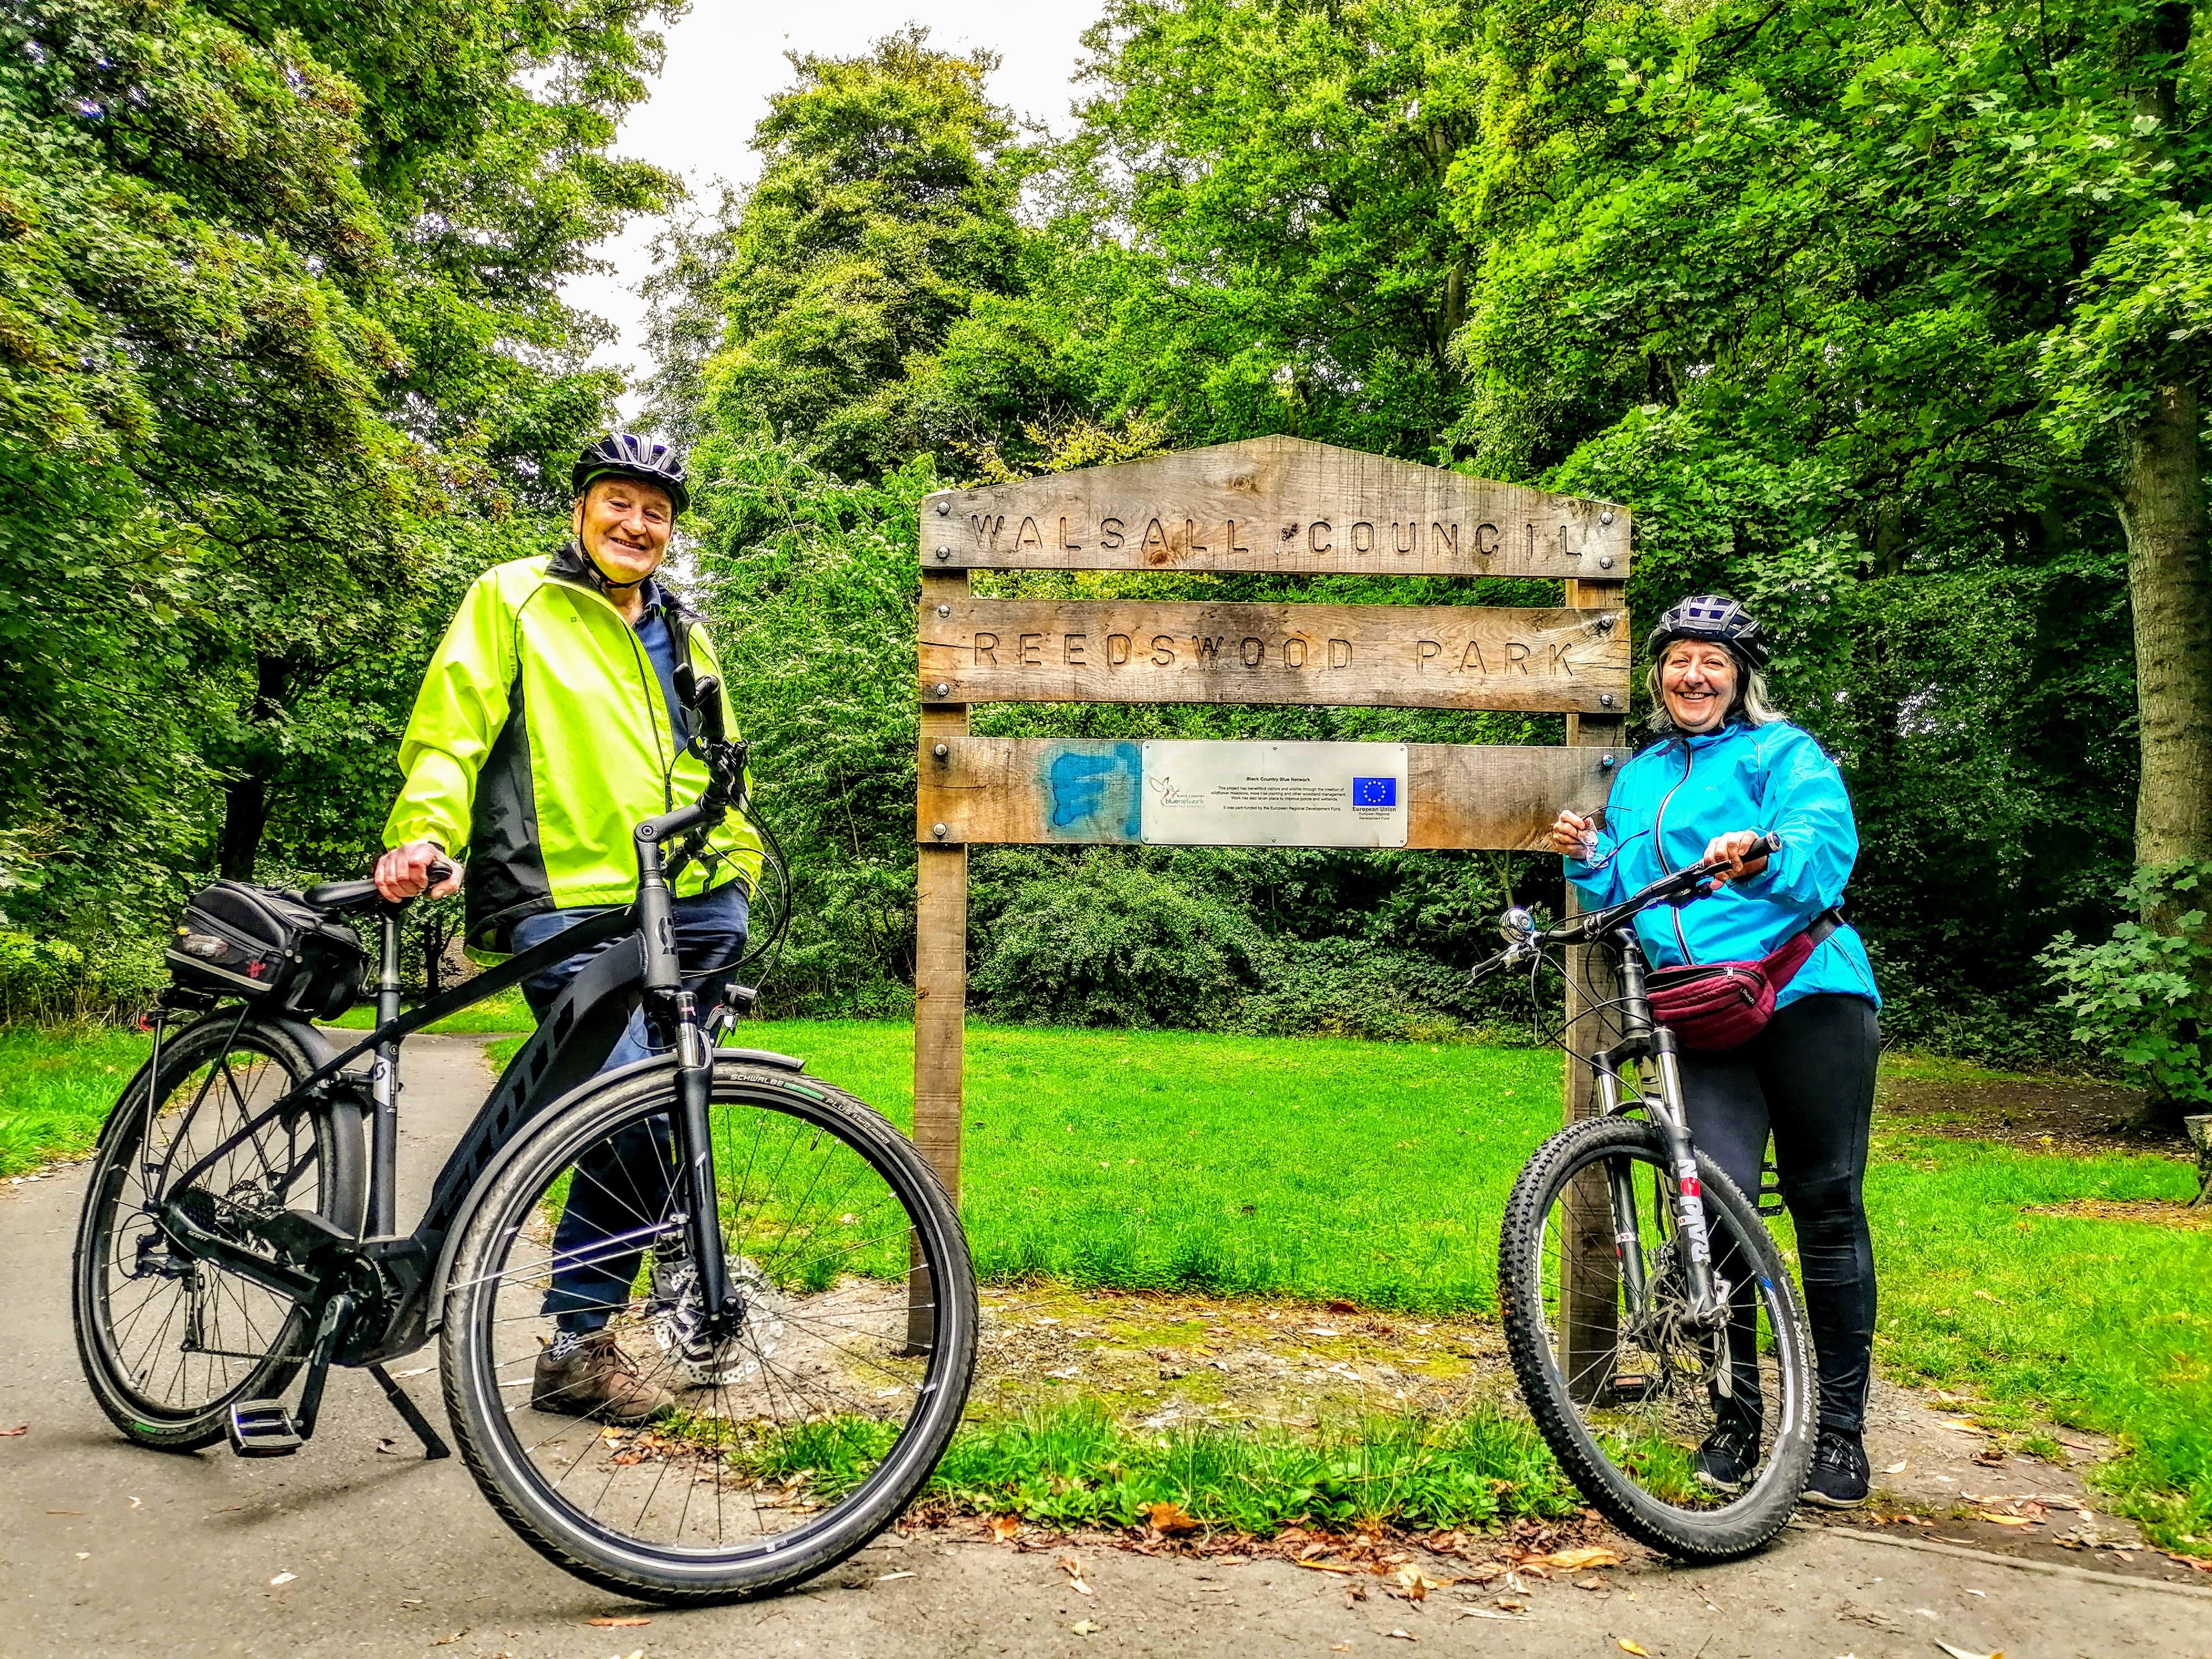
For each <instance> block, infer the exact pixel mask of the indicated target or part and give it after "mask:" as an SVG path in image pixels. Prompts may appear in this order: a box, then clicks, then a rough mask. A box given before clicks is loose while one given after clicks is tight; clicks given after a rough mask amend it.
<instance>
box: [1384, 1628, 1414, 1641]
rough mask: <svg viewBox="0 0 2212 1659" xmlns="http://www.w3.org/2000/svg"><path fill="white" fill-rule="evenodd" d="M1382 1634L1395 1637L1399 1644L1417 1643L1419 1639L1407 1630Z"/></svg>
mask: <svg viewBox="0 0 2212 1659" xmlns="http://www.w3.org/2000/svg"><path fill="white" fill-rule="evenodd" d="M1383 1635H1385V1636H1395V1637H1396V1638H1398V1639H1399V1640H1400V1641H1401V1642H1418V1641H1419V1640H1420V1639H1421V1638H1419V1637H1418V1636H1416V1635H1414V1634H1413V1632H1411V1631H1409V1630H1386V1631H1384V1632H1383Z"/></svg>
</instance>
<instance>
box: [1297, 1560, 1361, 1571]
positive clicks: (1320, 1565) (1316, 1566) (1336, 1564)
mask: <svg viewBox="0 0 2212 1659" xmlns="http://www.w3.org/2000/svg"><path fill="white" fill-rule="evenodd" d="M1291 1565H1292V1566H1294V1567H1304V1568H1305V1569H1306V1570H1307V1571H1310V1572H1358V1571H1360V1569H1359V1568H1358V1567H1348V1566H1346V1565H1344V1564H1343V1563H1341V1562H1340V1561H1293V1562H1291Z"/></svg>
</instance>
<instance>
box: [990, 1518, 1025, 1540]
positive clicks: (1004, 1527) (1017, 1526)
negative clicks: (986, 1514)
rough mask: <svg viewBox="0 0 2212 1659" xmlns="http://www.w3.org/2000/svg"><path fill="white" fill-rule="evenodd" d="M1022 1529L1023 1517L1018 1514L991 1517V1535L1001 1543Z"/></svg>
mask: <svg viewBox="0 0 2212 1659" xmlns="http://www.w3.org/2000/svg"><path fill="white" fill-rule="evenodd" d="M1021 1529H1022V1518H1021V1516H1018V1515H994V1516H992V1517H991V1536H993V1537H994V1538H996V1539H998V1540H999V1541H1000V1542H1001V1543H1003V1542H1004V1541H1006V1540H1007V1539H1009V1538H1012V1536H1013V1535H1014V1534H1016V1533H1018V1532H1019V1531H1020V1530H1021Z"/></svg>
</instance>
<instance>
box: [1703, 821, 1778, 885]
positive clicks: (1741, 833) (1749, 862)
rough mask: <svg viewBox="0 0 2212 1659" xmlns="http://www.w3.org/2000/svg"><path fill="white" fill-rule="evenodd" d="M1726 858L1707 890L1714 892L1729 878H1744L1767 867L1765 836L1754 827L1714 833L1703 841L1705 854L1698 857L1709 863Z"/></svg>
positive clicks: (1757, 873)
mask: <svg viewBox="0 0 2212 1659" xmlns="http://www.w3.org/2000/svg"><path fill="white" fill-rule="evenodd" d="M1722 859H1726V860H1728V861H1729V863H1728V868H1726V869H1725V870H1722V871H1718V872H1716V873H1715V875H1714V877H1713V881H1712V885H1711V886H1710V887H1708V888H1706V889H1705V891H1707V892H1708V893H1717V892H1719V891H1720V890H1721V889H1722V888H1723V887H1725V886H1727V885H1728V884H1729V883H1730V882H1732V881H1747V880H1749V879H1750V878H1752V877H1753V876H1756V875H1759V874H1760V873H1761V872H1764V871H1765V868H1766V859H1767V846H1766V837H1765V836H1762V835H1760V834H1759V831H1758V830H1756V829H1731V830H1730V831H1729V833H1728V834H1727V835H1725V836H1714V837H1713V838H1712V840H1711V841H1710V842H1706V844H1705V857H1704V858H1703V859H1701V860H1699V862H1700V863H1703V864H1711V863H1714V862H1716V861H1717V860H1722Z"/></svg>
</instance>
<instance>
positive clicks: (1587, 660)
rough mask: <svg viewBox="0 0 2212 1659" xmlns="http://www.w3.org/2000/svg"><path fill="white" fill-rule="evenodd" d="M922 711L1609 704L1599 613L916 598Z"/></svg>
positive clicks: (1608, 667)
mask: <svg viewBox="0 0 2212 1659" xmlns="http://www.w3.org/2000/svg"><path fill="white" fill-rule="evenodd" d="M1627 692H1628V637H1627V631H1626V629H1622V628H1620V627H1619V626H1618V625H1617V617H1616V616H1615V614H1614V613H1613V612H1612V611H1580V610H1577V611H1569V610H1560V609H1511V608H1503V607H1488V606H1482V607H1478V606H1472V605H1307V604H1292V605H1194V604H1173V603H1168V602H1147V601H1144V600H1136V599H1126V600H1107V601H1097V602H1081V601H1071V600H1028V599H1014V600H990V599H959V600H947V601H943V602H940V603H939V604H935V605H931V604H927V603H925V604H924V605H923V606H922V610H921V696H922V701H923V703H924V704H925V706H926V705H927V704H929V703H933V702H951V703H969V702H1227V703H1253V702H1261V703H1325V704H1337V705H1342V706H1365V707H1380V708H1510V709H1526V710H1543V711H1551V712H1558V713H1572V712H1599V711H1602V710H1605V709H1609V708H1620V707H1623V706H1625V705H1626V701H1627Z"/></svg>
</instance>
